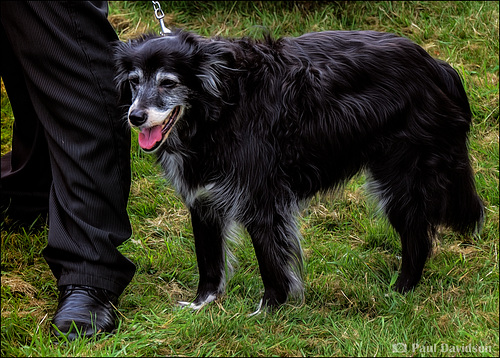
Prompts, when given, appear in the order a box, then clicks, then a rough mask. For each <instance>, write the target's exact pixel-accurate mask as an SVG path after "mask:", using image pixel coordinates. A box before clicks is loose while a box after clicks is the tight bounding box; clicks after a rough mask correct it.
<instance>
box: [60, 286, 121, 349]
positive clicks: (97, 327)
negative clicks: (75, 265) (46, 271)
mask: <svg viewBox="0 0 500 358" xmlns="http://www.w3.org/2000/svg"><path fill="white" fill-rule="evenodd" d="M60 290H61V292H60V296H59V305H58V306H57V311H56V314H55V316H54V318H53V320H52V323H53V324H54V325H55V326H56V327H57V329H58V330H59V331H60V332H59V331H57V330H56V329H53V332H54V334H55V335H56V336H60V335H61V334H63V335H64V336H66V337H67V338H68V339H69V340H74V339H76V338H78V337H91V336H94V335H97V334H100V333H110V332H113V330H114V329H115V325H116V315H115V307H116V305H117V303H118V297H117V296H116V295H114V294H113V293H111V292H109V291H106V290H103V289H100V288H95V287H90V286H81V285H68V286H62V287H61V288H60Z"/></svg>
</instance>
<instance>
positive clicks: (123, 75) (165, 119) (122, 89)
mask: <svg viewBox="0 0 500 358" xmlns="http://www.w3.org/2000/svg"><path fill="white" fill-rule="evenodd" d="M230 57H231V53H230V52H229V51H228V50H227V48H225V47H224V46H221V44H218V43H217V41H211V40H209V39H205V38H202V37H200V36H196V35H193V34H190V33H187V32H182V31H176V32H175V33H173V34H171V35H168V36H164V37H158V36H151V35H147V36H143V37H141V38H139V39H137V40H132V41H129V42H127V43H124V42H118V43H117V44H116V46H115V66H116V77H115V80H116V84H117V87H118V90H119V94H120V100H121V103H122V104H124V105H126V106H127V107H128V121H129V123H130V125H131V126H132V127H137V128H139V130H140V133H139V145H140V147H141V148H142V149H143V150H145V151H147V152H153V151H155V150H156V149H158V148H159V147H160V146H161V145H162V144H163V143H164V142H165V141H166V140H167V138H168V137H169V136H170V135H173V134H174V133H175V134H176V135H178V133H177V132H178V131H179V128H182V127H189V125H190V124H189V123H186V122H187V120H186V118H185V117H187V114H188V113H189V112H190V109H191V107H193V106H198V107H199V106H200V103H213V102H219V101H221V100H222V97H223V96H224V92H226V91H225V86H226V84H227V82H226V79H225V77H226V75H225V74H224V73H225V72H227V70H228V59H229V58H230ZM181 122H184V123H183V124H182V125H181V124H180V123H181Z"/></svg>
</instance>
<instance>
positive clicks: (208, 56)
mask: <svg viewBox="0 0 500 358" xmlns="http://www.w3.org/2000/svg"><path fill="white" fill-rule="evenodd" d="M199 48H200V52H199V53H198V54H199V55H200V56H201V57H202V60H201V61H200V68H199V72H198V73H197V74H196V76H197V77H198V78H199V79H200V81H201V85H202V87H203V89H204V90H205V91H206V92H207V93H209V94H210V95H212V96H214V97H217V98H222V97H225V96H224V94H225V93H227V92H228V91H229V85H230V80H231V74H232V72H233V71H234V69H233V68H232V67H233V66H232V64H233V63H234V55H233V52H232V51H231V48H230V47H229V46H228V43H226V42H221V41H217V40H209V39H207V40H202V43H200V47H199Z"/></svg>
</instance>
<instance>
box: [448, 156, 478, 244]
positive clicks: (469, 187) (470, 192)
mask: <svg viewBox="0 0 500 358" xmlns="http://www.w3.org/2000/svg"><path fill="white" fill-rule="evenodd" d="M452 186H453V187H452V188H450V189H451V190H450V191H449V193H450V197H449V200H448V205H447V208H446V213H445V217H446V219H445V220H446V222H447V225H448V226H450V227H451V228H452V229H453V230H454V231H456V232H459V233H461V234H464V235H470V234H474V235H476V234H479V233H480V232H481V229H482V227H483V223H484V204H483V202H482V200H481V199H480V198H479V196H478V194H477V192H476V188H475V184H474V176H473V174H472V168H471V167H470V165H469V163H467V168H466V169H465V170H463V172H462V173H460V175H457V176H456V177H455V178H454V181H453V184H452Z"/></svg>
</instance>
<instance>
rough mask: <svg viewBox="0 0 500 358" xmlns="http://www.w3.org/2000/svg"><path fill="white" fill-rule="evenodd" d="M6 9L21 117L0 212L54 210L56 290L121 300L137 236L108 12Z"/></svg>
mask: <svg viewBox="0 0 500 358" xmlns="http://www.w3.org/2000/svg"><path fill="white" fill-rule="evenodd" d="M0 6H1V13H0V16H1V29H0V31H1V33H0V37H1V49H2V55H1V56H0V57H1V60H2V65H1V75H2V79H3V81H4V84H5V88H6V90H7V94H8V96H9V99H10V101H11V105H12V108H13V112H14V117H15V123H14V128H13V140H12V151H11V152H10V153H8V154H7V155H5V156H3V157H2V171H1V175H2V176H1V190H2V206H5V207H9V210H11V211H12V212H16V213H20V214H23V213H26V214H28V213H34V212H42V211H44V210H48V215H49V233H48V243H47V246H46V248H45V249H44V251H43V255H44V257H45V259H46V261H47V263H48V264H49V266H50V268H51V270H52V272H53V273H54V276H55V277H56V279H57V282H58V285H59V286H63V285H68V284H77V285H89V286H94V287H98V288H102V289H107V290H110V291H112V292H113V293H115V294H117V295H120V294H121V293H122V291H123V290H124V289H125V287H126V286H127V285H128V283H129V282H130V280H131V279H132V277H133V275H134V272H135V266H134V264H133V263H132V262H131V261H130V260H128V259H127V258H126V257H124V256H123V255H122V254H121V253H120V251H119V250H118V246H119V245H120V244H122V243H123V242H124V241H125V240H127V239H128V238H129V237H130V235H131V227H130V222H129V218H128V214H127V211H126V206H127V200H128V195H129V189H130V132H129V130H128V129H127V126H126V125H125V123H124V122H120V121H121V119H120V115H119V113H118V110H117V107H116V103H117V102H116V92H115V88H114V84H113V76H114V72H113V62H112V55H111V51H110V42H112V41H115V40H117V36H116V33H115V32H114V30H113V28H112V27H111V25H110V24H109V22H108V20H107V10H108V9H107V3H106V2H101V3H99V2H95V1H92V2H90V1H89V2H86V1H85V2H83V1H74V2H68V1H58V2H46V1H40V2H39V1H33V2H20V1H12V2H9V1H2V2H1V3H0ZM8 212H9V211H7V213H8Z"/></svg>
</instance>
